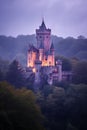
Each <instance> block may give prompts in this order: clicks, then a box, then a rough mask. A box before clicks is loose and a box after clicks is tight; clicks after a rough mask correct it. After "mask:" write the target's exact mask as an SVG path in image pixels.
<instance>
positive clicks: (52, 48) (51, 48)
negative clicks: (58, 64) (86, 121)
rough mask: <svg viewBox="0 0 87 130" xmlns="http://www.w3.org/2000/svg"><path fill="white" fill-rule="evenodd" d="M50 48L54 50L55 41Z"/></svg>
mask: <svg viewBox="0 0 87 130" xmlns="http://www.w3.org/2000/svg"><path fill="white" fill-rule="evenodd" d="M50 50H54V44H53V42H52V44H51V47H50Z"/></svg>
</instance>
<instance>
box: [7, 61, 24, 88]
mask: <svg viewBox="0 0 87 130" xmlns="http://www.w3.org/2000/svg"><path fill="white" fill-rule="evenodd" d="M6 79H7V81H8V82H9V83H11V84H12V85H14V86H15V87H22V86H24V85H25V77H24V73H23V69H22V67H21V66H20V65H19V63H18V61H16V60H14V61H13V62H12V63H11V64H10V66H9V70H8V72H7V76H6Z"/></svg>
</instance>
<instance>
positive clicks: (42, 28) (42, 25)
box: [40, 19, 46, 30]
mask: <svg viewBox="0 0 87 130" xmlns="http://www.w3.org/2000/svg"><path fill="white" fill-rule="evenodd" d="M40 29H41V30H45V29H46V25H45V23H44V19H42V23H41V26H40Z"/></svg>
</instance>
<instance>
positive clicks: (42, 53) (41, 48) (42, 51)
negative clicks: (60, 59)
mask: <svg viewBox="0 0 87 130" xmlns="http://www.w3.org/2000/svg"><path fill="white" fill-rule="evenodd" d="M43 56H44V46H43V42H41V44H40V47H39V60H40V61H42V60H43V58H44V57H43Z"/></svg>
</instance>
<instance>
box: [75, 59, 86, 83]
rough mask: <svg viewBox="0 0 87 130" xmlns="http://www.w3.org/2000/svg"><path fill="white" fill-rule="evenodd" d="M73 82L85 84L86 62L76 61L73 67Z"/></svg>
mask: <svg viewBox="0 0 87 130" xmlns="http://www.w3.org/2000/svg"><path fill="white" fill-rule="evenodd" d="M73 82H74V83H77V84H79V83H84V84H87V62H85V61H84V62H78V63H77V64H76V65H75V66H74V68H73Z"/></svg>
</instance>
